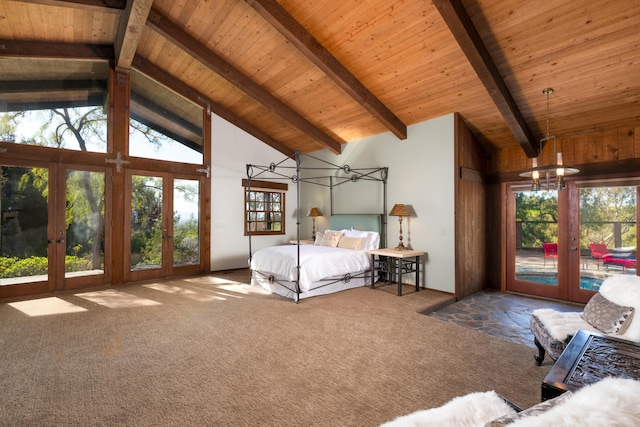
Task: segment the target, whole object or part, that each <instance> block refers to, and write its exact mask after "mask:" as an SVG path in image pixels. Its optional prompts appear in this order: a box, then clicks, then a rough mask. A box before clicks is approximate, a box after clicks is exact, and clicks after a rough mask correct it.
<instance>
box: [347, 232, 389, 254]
mask: <svg viewBox="0 0 640 427" xmlns="http://www.w3.org/2000/svg"><path fill="white" fill-rule="evenodd" d="M344 235H345V236H347V237H355V238H358V237H364V245H363V247H362V249H364V250H371V249H378V246H379V245H380V234H379V233H378V232H377V231H360V230H345V232H344Z"/></svg>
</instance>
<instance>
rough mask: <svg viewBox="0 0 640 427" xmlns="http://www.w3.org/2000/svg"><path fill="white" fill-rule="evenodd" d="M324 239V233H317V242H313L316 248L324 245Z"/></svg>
mask: <svg viewBox="0 0 640 427" xmlns="http://www.w3.org/2000/svg"><path fill="white" fill-rule="evenodd" d="M323 238H324V233H316V240H315V241H314V242H313V244H314V245H316V246H320V245H322V239H323Z"/></svg>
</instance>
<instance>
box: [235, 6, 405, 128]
mask: <svg viewBox="0 0 640 427" xmlns="http://www.w3.org/2000/svg"><path fill="white" fill-rule="evenodd" d="M245 1H246V2H247V4H249V6H251V7H252V8H254V9H255V10H256V11H257V12H258V13H259V14H260V16H262V17H263V18H264V19H265V20H266V21H267V22H269V24H271V25H272V26H273V27H274V28H275V29H277V30H278V31H279V32H280V33H281V34H282V35H283V36H284V37H285V38H286V39H287V40H289V41H290V42H291V43H292V44H293V45H294V46H295V47H296V48H297V49H298V50H299V51H300V52H302V53H303V54H304V55H305V56H306V57H307V58H308V59H309V60H311V62H313V63H314V64H315V65H316V67H318V68H320V69H321V70H322V71H323V72H324V73H325V74H326V75H327V76H329V78H331V79H332V80H333V81H334V82H335V83H336V84H337V85H338V86H340V87H341V88H342V89H343V90H344V91H345V92H347V94H349V96H351V97H352V98H353V99H355V100H356V101H357V102H358V103H360V104H361V105H362V106H363V107H364V108H365V109H366V110H367V111H369V112H370V113H371V114H372V115H373V116H374V117H375V118H376V119H378V120H379V121H380V122H381V123H382V124H384V125H385V126H386V127H387V128H388V129H389V130H390V131H391V132H393V133H394V134H395V135H396V136H397V137H398V138H400V139H407V126H406V125H405V124H404V123H403V122H402V121H401V120H400V119H399V118H398V117H396V115H395V114H394V113H393V112H392V111H391V110H390V109H389V108H388V107H387V106H386V105H384V104H383V103H382V101H380V100H379V99H378V98H377V97H376V96H375V95H374V94H373V93H371V92H370V91H369V89H367V88H366V87H365V86H364V85H363V84H362V83H361V82H360V80H358V79H357V78H356V76H354V75H353V74H352V73H351V72H350V71H349V70H347V68H346V67H345V66H344V65H342V63H341V62H340V61H338V60H337V59H336V58H335V57H334V56H333V55H332V54H331V53H330V52H329V51H328V50H327V49H325V47H324V46H322V44H321V43H320V42H319V41H318V40H316V39H315V38H314V37H313V36H312V35H311V33H309V32H308V31H307V30H306V29H305V28H304V27H303V26H302V25H300V24H299V23H298V21H296V20H295V19H294V18H293V16H291V15H290V14H289V13H288V12H287V11H286V10H285V9H284V8H283V7H282V6H280V4H278V2H276V1H275V0H245Z"/></svg>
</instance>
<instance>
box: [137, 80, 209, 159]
mask: <svg viewBox="0 0 640 427" xmlns="http://www.w3.org/2000/svg"><path fill="white" fill-rule="evenodd" d="M129 138H130V142H129V154H130V155H131V156H137V157H145V158H150V159H154V160H166V161H172V162H175V161H179V162H181V163H193V164H202V163H203V155H202V153H203V144H204V142H203V141H204V132H203V109H202V107H201V106H199V105H197V104H194V103H193V102H191V101H189V100H188V99H186V98H183V97H182V96H180V95H178V94H177V93H175V92H173V91H172V90H170V89H168V88H167V87H165V86H163V85H161V84H159V83H158V82H156V81H155V80H153V79H150V78H149V77H147V76H145V75H144V74H142V73H140V72H139V71H136V70H135V69H132V70H131V117H130V122H129Z"/></svg>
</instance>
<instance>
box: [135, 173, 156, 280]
mask: <svg viewBox="0 0 640 427" xmlns="http://www.w3.org/2000/svg"><path fill="white" fill-rule="evenodd" d="M131 180H132V185H131V190H132V191H131V192H132V194H131V213H130V214H131V270H132V271H135V270H147V269H153V268H160V267H161V265H162V178H159V177H149V176H142V175H134V176H132V178H131Z"/></svg>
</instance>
